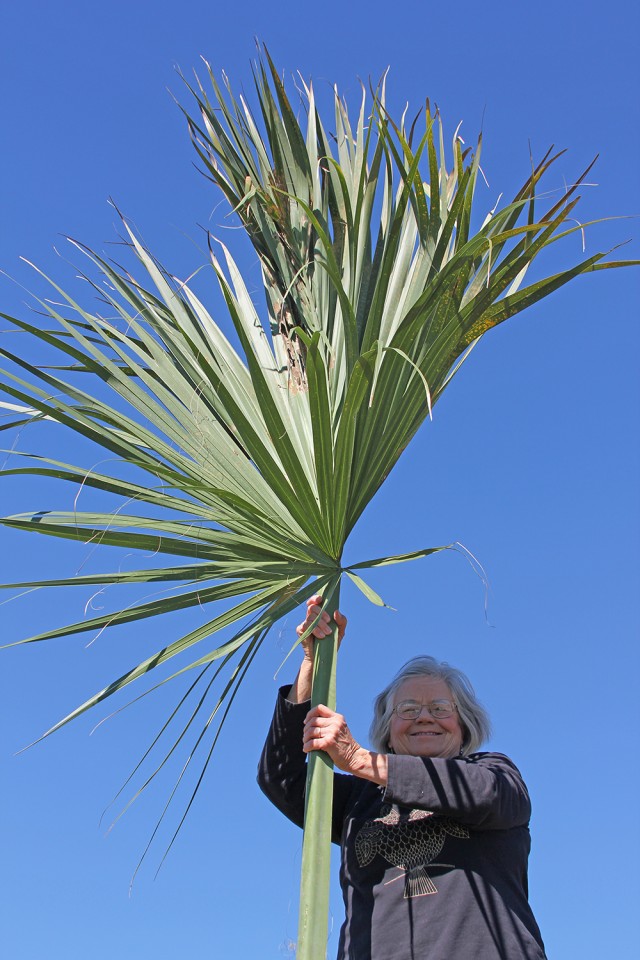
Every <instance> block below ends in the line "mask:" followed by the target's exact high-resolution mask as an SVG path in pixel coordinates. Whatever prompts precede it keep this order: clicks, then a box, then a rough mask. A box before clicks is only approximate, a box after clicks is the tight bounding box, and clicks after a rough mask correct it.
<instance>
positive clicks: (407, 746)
mask: <svg viewBox="0 0 640 960" xmlns="http://www.w3.org/2000/svg"><path fill="white" fill-rule="evenodd" d="M405 700H413V701H415V702H416V703H420V704H428V703H432V702H433V701H434V700H449V701H451V702H453V694H452V693H451V690H450V689H449V685H448V684H447V683H445V682H444V680H440V679H439V678H438V677H410V678H409V679H407V680H405V681H404V683H403V684H401V686H400V687H399V688H398V690H397V691H396V695H395V697H394V701H393V705H394V707H396V706H397V705H398V704H399V703H402V702H403V701H405ZM462 739H463V731H462V726H461V724H460V718H459V716H458V711H457V710H455V709H454V711H453V713H452V714H451V716H450V717H446V718H442V719H440V720H436V718H435V717H432V716H431V714H430V713H428V712H427V710H425V709H424V708H423V709H422V710H421V712H420V716H418V717H417V718H416V719H415V720H403V719H402V718H401V717H399V716H398V714H397V713H394V714H393V715H392V717H391V730H390V734H389V745H390V747H391V748H392V749H393V751H394V753H404V754H410V755H412V756H415V757H457V756H458V755H459V753H460V747H461V746H462Z"/></svg>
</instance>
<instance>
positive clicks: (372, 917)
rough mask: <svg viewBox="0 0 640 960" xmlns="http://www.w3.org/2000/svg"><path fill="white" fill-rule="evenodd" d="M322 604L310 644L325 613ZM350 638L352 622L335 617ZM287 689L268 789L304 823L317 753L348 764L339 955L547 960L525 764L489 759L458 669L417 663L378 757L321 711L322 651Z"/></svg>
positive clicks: (272, 745)
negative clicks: (315, 678)
mask: <svg viewBox="0 0 640 960" xmlns="http://www.w3.org/2000/svg"><path fill="white" fill-rule="evenodd" d="M321 602H322V598H321V597H319V596H315V597H312V598H311V600H310V601H309V603H308V607H307V617H306V620H305V621H304V623H302V624H300V626H299V627H298V635H301V634H302V633H303V632H304V631H305V630H306V629H307V628H308V627H309V626H310V625H311V623H312V622H313V621H314V620H315V619H316V618H317V617H318V615H319V614H320V612H321V608H320V606H319V604H320V603H321ZM334 619H335V622H336V624H337V625H338V627H339V637H340V639H341V638H342V636H343V635H344V630H345V627H346V619H345V618H344V617H343V616H342V615H341V614H340V613H339V612H338V611H336V612H335V614H334ZM330 632H331V631H330V627H329V617H328V615H327V614H326V613H324V614H323V615H322V617H321V619H320V621H319V623H318V624H317V626H316V627H315V628H314V630H313V634H312V635H311V636H310V638H309V639H308V640H306V641H303V648H304V660H303V663H302V666H301V668H300V672H299V673H298V677H297V679H296V681H295V683H294V684H293V686H292V687H291V688H286V687H285V688H283V689H282V690H281V691H280V695H279V698H278V704H277V706H276V711H275V715H274V718H273V723H272V725H271V729H270V731H269V736H268V738H267V742H266V744H265V748H264V751H263V754H262V758H261V761H260V768H259V775H258V781H259V783H260V786H261V788H262V790H263V791H264V792H265V793H266V795H267V796H268V797H269V799H270V800H271V801H272V802H273V803H274V804H275V805H276V806H277V807H278V809H279V810H281V811H282V812H283V813H284V814H285V815H286V816H287V817H289V819H290V820H293V822H294V823H297V824H299V825H300V826H302V824H303V819H304V789H305V776H306V769H305V767H306V763H305V760H306V757H305V754H307V753H309V752H310V751H312V750H325V751H326V752H327V753H328V754H329V756H330V757H331V759H332V760H333V762H334V764H335V766H336V767H337V768H338V769H340V770H342V771H344V773H346V774H347V776H345V775H344V773H343V774H335V775H334V800H333V820H332V825H333V840H334V842H335V843H337V844H340V846H341V848H342V866H341V870H340V882H341V886H342V892H343V896H344V904H345V910H346V919H345V921H344V924H343V926H342V929H341V932H340V943H339V948H338V960H544V957H545V953H544V946H543V943H542V938H541V936H540V931H539V929H538V926H537V924H536V921H535V919H534V917H533V913H532V912H531V908H530V906H529V903H528V900H527V858H528V854H529V847H530V838H529V829H528V822H529V816H530V813H531V807H530V802H529V796H528V794H527V789H526V787H525V785H524V783H523V781H522V778H521V776H520V773H519V772H518V770H517V769H516V767H515V766H514V764H513V763H512V762H511V760H509V759H508V758H507V757H505V756H504V755H503V754H500V753H478V752H476V751H477V749H478V747H479V746H480V744H481V743H482V741H483V740H485V739H486V738H487V736H488V734H489V721H488V718H487V715H486V713H485V711H484V709H483V708H482V706H481V705H480V704H479V703H478V701H477V700H476V697H475V694H474V691H473V688H472V686H471V684H470V683H469V681H468V680H467V678H466V677H465V676H464V674H463V673H461V672H460V671H459V670H456V669H455V668H454V667H450V666H449V665H448V664H446V663H439V662H438V661H437V660H434V659H433V657H416V658H415V659H414V660H410V661H409V662H408V663H407V664H405V666H404V667H403V668H402V669H401V670H400V672H399V673H398V674H397V676H396V677H395V678H394V679H393V680H392V681H391V683H390V684H389V685H388V686H387V687H386V688H385V689H384V690H383V691H382V693H381V694H380V695H379V696H378V697H377V698H376V701H375V708H374V718H373V723H372V725H371V740H372V743H373V747H374V750H366V749H365V748H363V747H361V746H360V745H359V744H358V743H357V742H356V741H355V740H354V738H353V737H352V735H351V733H350V731H349V728H348V726H347V724H346V722H345V719H344V717H342V716H341V715H340V714H338V713H334V712H333V711H332V710H329V709H328V708H327V707H325V706H322V705H320V706H318V707H316V708H315V709H313V710H309V703H308V700H309V697H310V694H311V676H312V669H313V648H314V644H315V642H317V641H318V640H321V639H322V638H323V637H325V636H328V635H329V633H330Z"/></svg>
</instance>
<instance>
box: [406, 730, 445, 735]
mask: <svg viewBox="0 0 640 960" xmlns="http://www.w3.org/2000/svg"><path fill="white" fill-rule="evenodd" d="M409 736H411V737H441V736H442V734H441V733H438V731H437V730H416V732H415V733H411V734H409Z"/></svg>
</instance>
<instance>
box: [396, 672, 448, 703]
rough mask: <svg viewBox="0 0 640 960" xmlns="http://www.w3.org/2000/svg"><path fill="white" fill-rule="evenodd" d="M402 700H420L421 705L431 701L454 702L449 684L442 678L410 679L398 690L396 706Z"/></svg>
mask: <svg viewBox="0 0 640 960" xmlns="http://www.w3.org/2000/svg"><path fill="white" fill-rule="evenodd" d="M402 700H419V701H420V702H421V703H426V702H428V701H430V700H453V694H452V693H451V690H450V689H449V684H448V683H445V681H444V680H441V679H440V677H408V678H407V679H406V680H404V681H403V682H402V683H401V684H400V686H399V687H398V689H397V690H396V695H395V697H394V698H393V702H394V706H395V704H397V703H401V702H402Z"/></svg>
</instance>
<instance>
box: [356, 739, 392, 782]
mask: <svg viewBox="0 0 640 960" xmlns="http://www.w3.org/2000/svg"><path fill="white" fill-rule="evenodd" d="M351 772H352V773H353V774H354V776H356V777H361V778H362V779H363V780H371V781H372V782H373V783H378V784H380V786H386V783H387V758H386V756H385V755H384V754H383V753H374V752H373V751H372V750H365V749H364V747H359V748H358V750H357V751H356V752H355V754H354V757H353V766H352V771H351Z"/></svg>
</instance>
